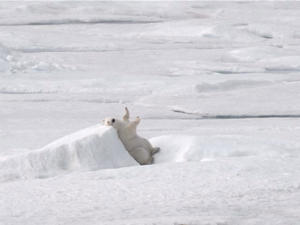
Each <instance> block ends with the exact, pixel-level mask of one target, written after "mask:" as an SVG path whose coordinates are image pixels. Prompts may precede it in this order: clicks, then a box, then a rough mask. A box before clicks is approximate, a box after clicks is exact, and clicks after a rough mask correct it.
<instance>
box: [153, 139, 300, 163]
mask: <svg viewBox="0 0 300 225" xmlns="http://www.w3.org/2000/svg"><path fill="white" fill-rule="evenodd" d="M150 142H151V144H152V145H153V146H159V147H160V148H161V151H160V152H159V153H158V154H156V155H155V163H157V164H159V163H167V162H191V161H203V160H214V159H215V158H218V157H247V156H258V157H293V158H294V157H299V156H300V143H291V142H287V143H283V142H276V141H274V140H271V141H270V140H266V139H259V138H253V137H248V136H242V135H240V136H239V135H228V136H185V135H167V136H160V137H155V138H152V139H150Z"/></svg>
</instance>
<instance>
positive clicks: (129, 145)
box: [121, 135, 152, 152]
mask: <svg viewBox="0 0 300 225" xmlns="http://www.w3.org/2000/svg"><path fill="white" fill-rule="evenodd" d="M121 141H122V143H123V145H124V146H125V148H126V149H127V151H129V152H131V151H133V150H134V149H136V148H140V147H141V148H144V149H145V150H147V151H149V152H150V151H151V149H152V146H151V144H150V142H149V141H148V140H147V139H145V138H142V137H140V136H138V135H135V136H134V137H133V138H132V139H128V140H122V139H121Z"/></svg>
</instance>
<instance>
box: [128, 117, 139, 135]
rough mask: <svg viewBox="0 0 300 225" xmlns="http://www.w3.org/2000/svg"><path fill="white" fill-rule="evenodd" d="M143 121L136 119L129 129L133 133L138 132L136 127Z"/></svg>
mask: <svg viewBox="0 0 300 225" xmlns="http://www.w3.org/2000/svg"><path fill="white" fill-rule="evenodd" d="M140 121H141V119H140V117H136V118H135V120H134V121H131V122H130V123H129V125H128V128H129V129H130V130H131V131H133V132H136V127H137V126H138V125H139V123H140Z"/></svg>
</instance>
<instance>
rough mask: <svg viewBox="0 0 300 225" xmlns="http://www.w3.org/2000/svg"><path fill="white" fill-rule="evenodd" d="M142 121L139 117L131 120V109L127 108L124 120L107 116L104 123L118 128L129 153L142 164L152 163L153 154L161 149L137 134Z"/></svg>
mask: <svg viewBox="0 0 300 225" xmlns="http://www.w3.org/2000/svg"><path fill="white" fill-rule="evenodd" d="M139 123H140V118H139V117H137V118H136V119H135V120H134V121H132V122H130V121H129V111H128V109H127V108H125V115H124V116H123V121H122V120H118V119H114V118H106V119H105V121H104V125H106V126H113V127H114V128H115V129H117V132H118V136H119V138H120V140H121V142H122V143H123V145H124V147H125V148H126V150H127V151H128V152H129V154H130V155H131V156H132V157H133V158H134V159H135V160H136V161H137V162H138V163H140V164H141V165H145V164H151V163H152V162H153V155H154V154H155V153H156V152H158V151H159V150H160V149H159V148H158V147H154V148H153V147H152V145H151V144H150V142H149V141H148V140H147V139H145V138H142V137H140V136H139V135H137V133H136V128H137V125H138V124H139Z"/></svg>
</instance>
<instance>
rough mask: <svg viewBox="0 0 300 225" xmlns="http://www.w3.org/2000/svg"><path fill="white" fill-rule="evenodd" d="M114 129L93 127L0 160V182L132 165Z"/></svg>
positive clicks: (131, 159)
mask: <svg viewBox="0 0 300 225" xmlns="http://www.w3.org/2000/svg"><path fill="white" fill-rule="evenodd" d="M136 165H138V163H137V162H136V161H135V160H134V159H133V158H132V157H131V156H130V155H129V153H128V152H127V151H126V149H125V148H124V146H123V145H122V143H121V142H120V140H119V138H118V136H117V133H116V130H115V129H113V128H107V127H103V126H95V127H91V128H88V129H84V130H81V131H79V132H77V133H74V134H71V135H69V136H66V137H64V138H61V139H59V140H57V141H55V142H53V143H51V144H49V145H47V146H45V147H44V148H42V149H39V150H36V151H31V152H29V153H26V154H22V155H17V156H11V157H7V158H4V159H1V161H0V180H13V179H28V178H46V177H52V176H56V175H60V174H64V173H68V172H72V171H76V170H100V169H108V168H119V167H127V166H136Z"/></svg>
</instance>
